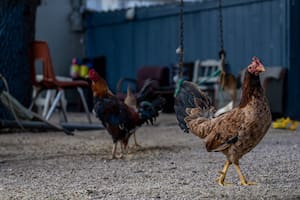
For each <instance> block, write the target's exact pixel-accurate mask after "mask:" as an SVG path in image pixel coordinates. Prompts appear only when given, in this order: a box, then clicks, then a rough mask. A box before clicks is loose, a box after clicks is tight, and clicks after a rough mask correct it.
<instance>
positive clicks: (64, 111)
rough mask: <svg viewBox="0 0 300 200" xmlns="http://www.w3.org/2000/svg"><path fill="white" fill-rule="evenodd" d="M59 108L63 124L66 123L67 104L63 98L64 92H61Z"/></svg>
mask: <svg viewBox="0 0 300 200" xmlns="http://www.w3.org/2000/svg"><path fill="white" fill-rule="evenodd" d="M60 107H61V111H62V116H63V122H68V119H67V103H66V97H65V92H64V91H63V90H62V95H61V98H60Z"/></svg>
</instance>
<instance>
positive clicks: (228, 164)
mask: <svg viewBox="0 0 300 200" xmlns="http://www.w3.org/2000/svg"><path fill="white" fill-rule="evenodd" d="M230 165H231V163H230V162H229V161H228V160H226V162H225V165H224V168H223V170H222V171H219V173H220V174H221V175H220V176H219V177H218V178H217V180H216V181H217V182H218V184H219V185H221V186H228V185H232V183H226V182H224V180H225V177H226V174H227V171H228V168H229V166H230Z"/></svg>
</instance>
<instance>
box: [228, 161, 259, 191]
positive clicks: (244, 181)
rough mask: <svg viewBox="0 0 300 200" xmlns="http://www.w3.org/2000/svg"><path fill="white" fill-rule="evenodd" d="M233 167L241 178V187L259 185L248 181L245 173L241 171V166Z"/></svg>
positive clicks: (235, 165)
mask: <svg viewBox="0 0 300 200" xmlns="http://www.w3.org/2000/svg"><path fill="white" fill-rule="evenodd" d="M233 166H234V168H235V170H236V172H237V174H238V175H239V177H240V181H241V185H243V186H248V185H257V183H255V182H250V181H247V180H246V178H245V176H244V175H243V173H242V171H241V168H240V166H239V164H233Z"/></svg>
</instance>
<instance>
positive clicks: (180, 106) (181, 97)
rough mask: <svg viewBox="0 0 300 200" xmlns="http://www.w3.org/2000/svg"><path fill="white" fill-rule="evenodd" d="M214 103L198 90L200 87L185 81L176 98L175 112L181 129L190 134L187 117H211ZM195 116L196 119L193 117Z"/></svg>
mask: <svg viewBox="0 0 300 200" xmlns="http://www.w3.org/2000/svg"><path fill="white" fill-rule="evenodd" d="M211 108H212V101H211V99H210V98H209V96H208V95H207V94H205V93H204V92H202V91H201V90H200V89H198V86H197V85H195V84H194V83H192V82H189V81H183V82H182V83H181V85H179V90H178V92H177V94H176V97H175V105H174V110H175V113H176V117H177V120H178V124H179V127H180V128H181V129H182V130H184V132H187V133H188V132H189V128H188V127H187V125H186V120H185V119H186V117H187V116H189V118H194V117H197V116H202V117H209V113H210V112H209V111H210V110H211ZM193 116H194V117H193Z"/></svg>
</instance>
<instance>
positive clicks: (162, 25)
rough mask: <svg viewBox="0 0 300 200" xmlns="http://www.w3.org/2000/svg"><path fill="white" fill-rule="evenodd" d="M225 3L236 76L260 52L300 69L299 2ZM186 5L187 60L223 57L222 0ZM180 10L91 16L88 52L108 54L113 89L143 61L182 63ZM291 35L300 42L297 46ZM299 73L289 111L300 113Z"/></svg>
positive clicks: (268, 59)
mask: <svg viewBox="0 0 300 200" xmlns="http://www.w3.org/2000/svg"><path fill="white" fill-rule="evenodd" d="M223 7H224V8H223V23H224V42H225V43H224V46H225V50H226V52H227V59H228V62H229V64H230V69H231V71H232V72H233V73H234V74H237V73H238V72H239V71H240V70H241V69H242V68H244V67H246V66H247V65H248V64H249V62H250V60H251V57H252V56H254V55H256V56H258V57H260V58H261V59H262V60H263V62H264V64H265V65H266V66H271V65H276V66H278V65H281V66H285V67H287V68H289V70H291V71H293V70H294V72H299V69H296V66H293V67H294V69H291V68H293V67H292V65H291V62H293V63H297V62H298V63H299V61H298V60H299V59H297V58H296V56H295V57H294V58H292V59H291V55H293V54H291V51H296V50H295V49H296V48H299V47H297V44H299V39H297V36H296V34H291V33H292V32H293V31H291V28H292V26H295V25H296V24H297V23H298V22H299V14H297V13H299V12H298V11H297V8H299V1H292V0H227V1H226V0H223ZM184 9H185V11H184V12H185V14H184V31H185V38H184V44H185V58H184V59H185V61H194V60H195V59H208V58H218V51H219V49H220V42H219V29H218V2H217V1H210V2H205V3H186V4H185V8H184ZM178 12H179V7H178V5H175V4H174V5H166V6H157V7H149V8H139V9H137V10H136V18H135V20H133V21H128V20H126V19H125V11H117V12H108V13H90V14H88V15H87V18H86V22H87V32H86V42H87V43H86V44H87V46H86V52H87V55H88V56H99V55H104V56H106V57H107V77H106V78H107V80H108V83H109V85H110V87H111V88H112V89H114V88H115V86H116V82H117V81H118V79H119V78H120V77H135V74H136V70H137V69H138V68H139V67H140V66H142V65H168V64H171V63H176V62H177V60H178V59H177V56H176V54H175V49H176V48H177V46H178V35H179V34H178V29H179V28H178V27H179V24H178ZM291 18H294V19H298V21H297V20H294V21H293V20H291ZM298 24H299V23H298ZM297 30H298V32H299V28H298V29H297ZM298 35H299V34H298ZM291 39H295V41H297V44H294V46H293V47H291V43H293V41H291ZM298 46H300V45H298ZM293 59H294V60H293ZM293 75H294V74H293ZM293 75H292V76H289V77H290V78H289V81H288V83H289V86H290V87H289V98H288V99H287V104H290V103H291V105H292V106H293V107H290V105H289V107H288V111H287V114H290V115H292V116H300V105H296V103H294V101H295V100H292V99H293V98H294V96H293V94H292V92H294V91H293V89H290V88H292V86H293V85H294V83H299V82H294V79H295V78H296V77H295V75H294V77H293ZM298 85H299V84H298ZM294 93H295V92H294ZM297 94H298V93H297ZM298 96H299V95H298ZM295 108H297V109H295Z"/></svg>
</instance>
